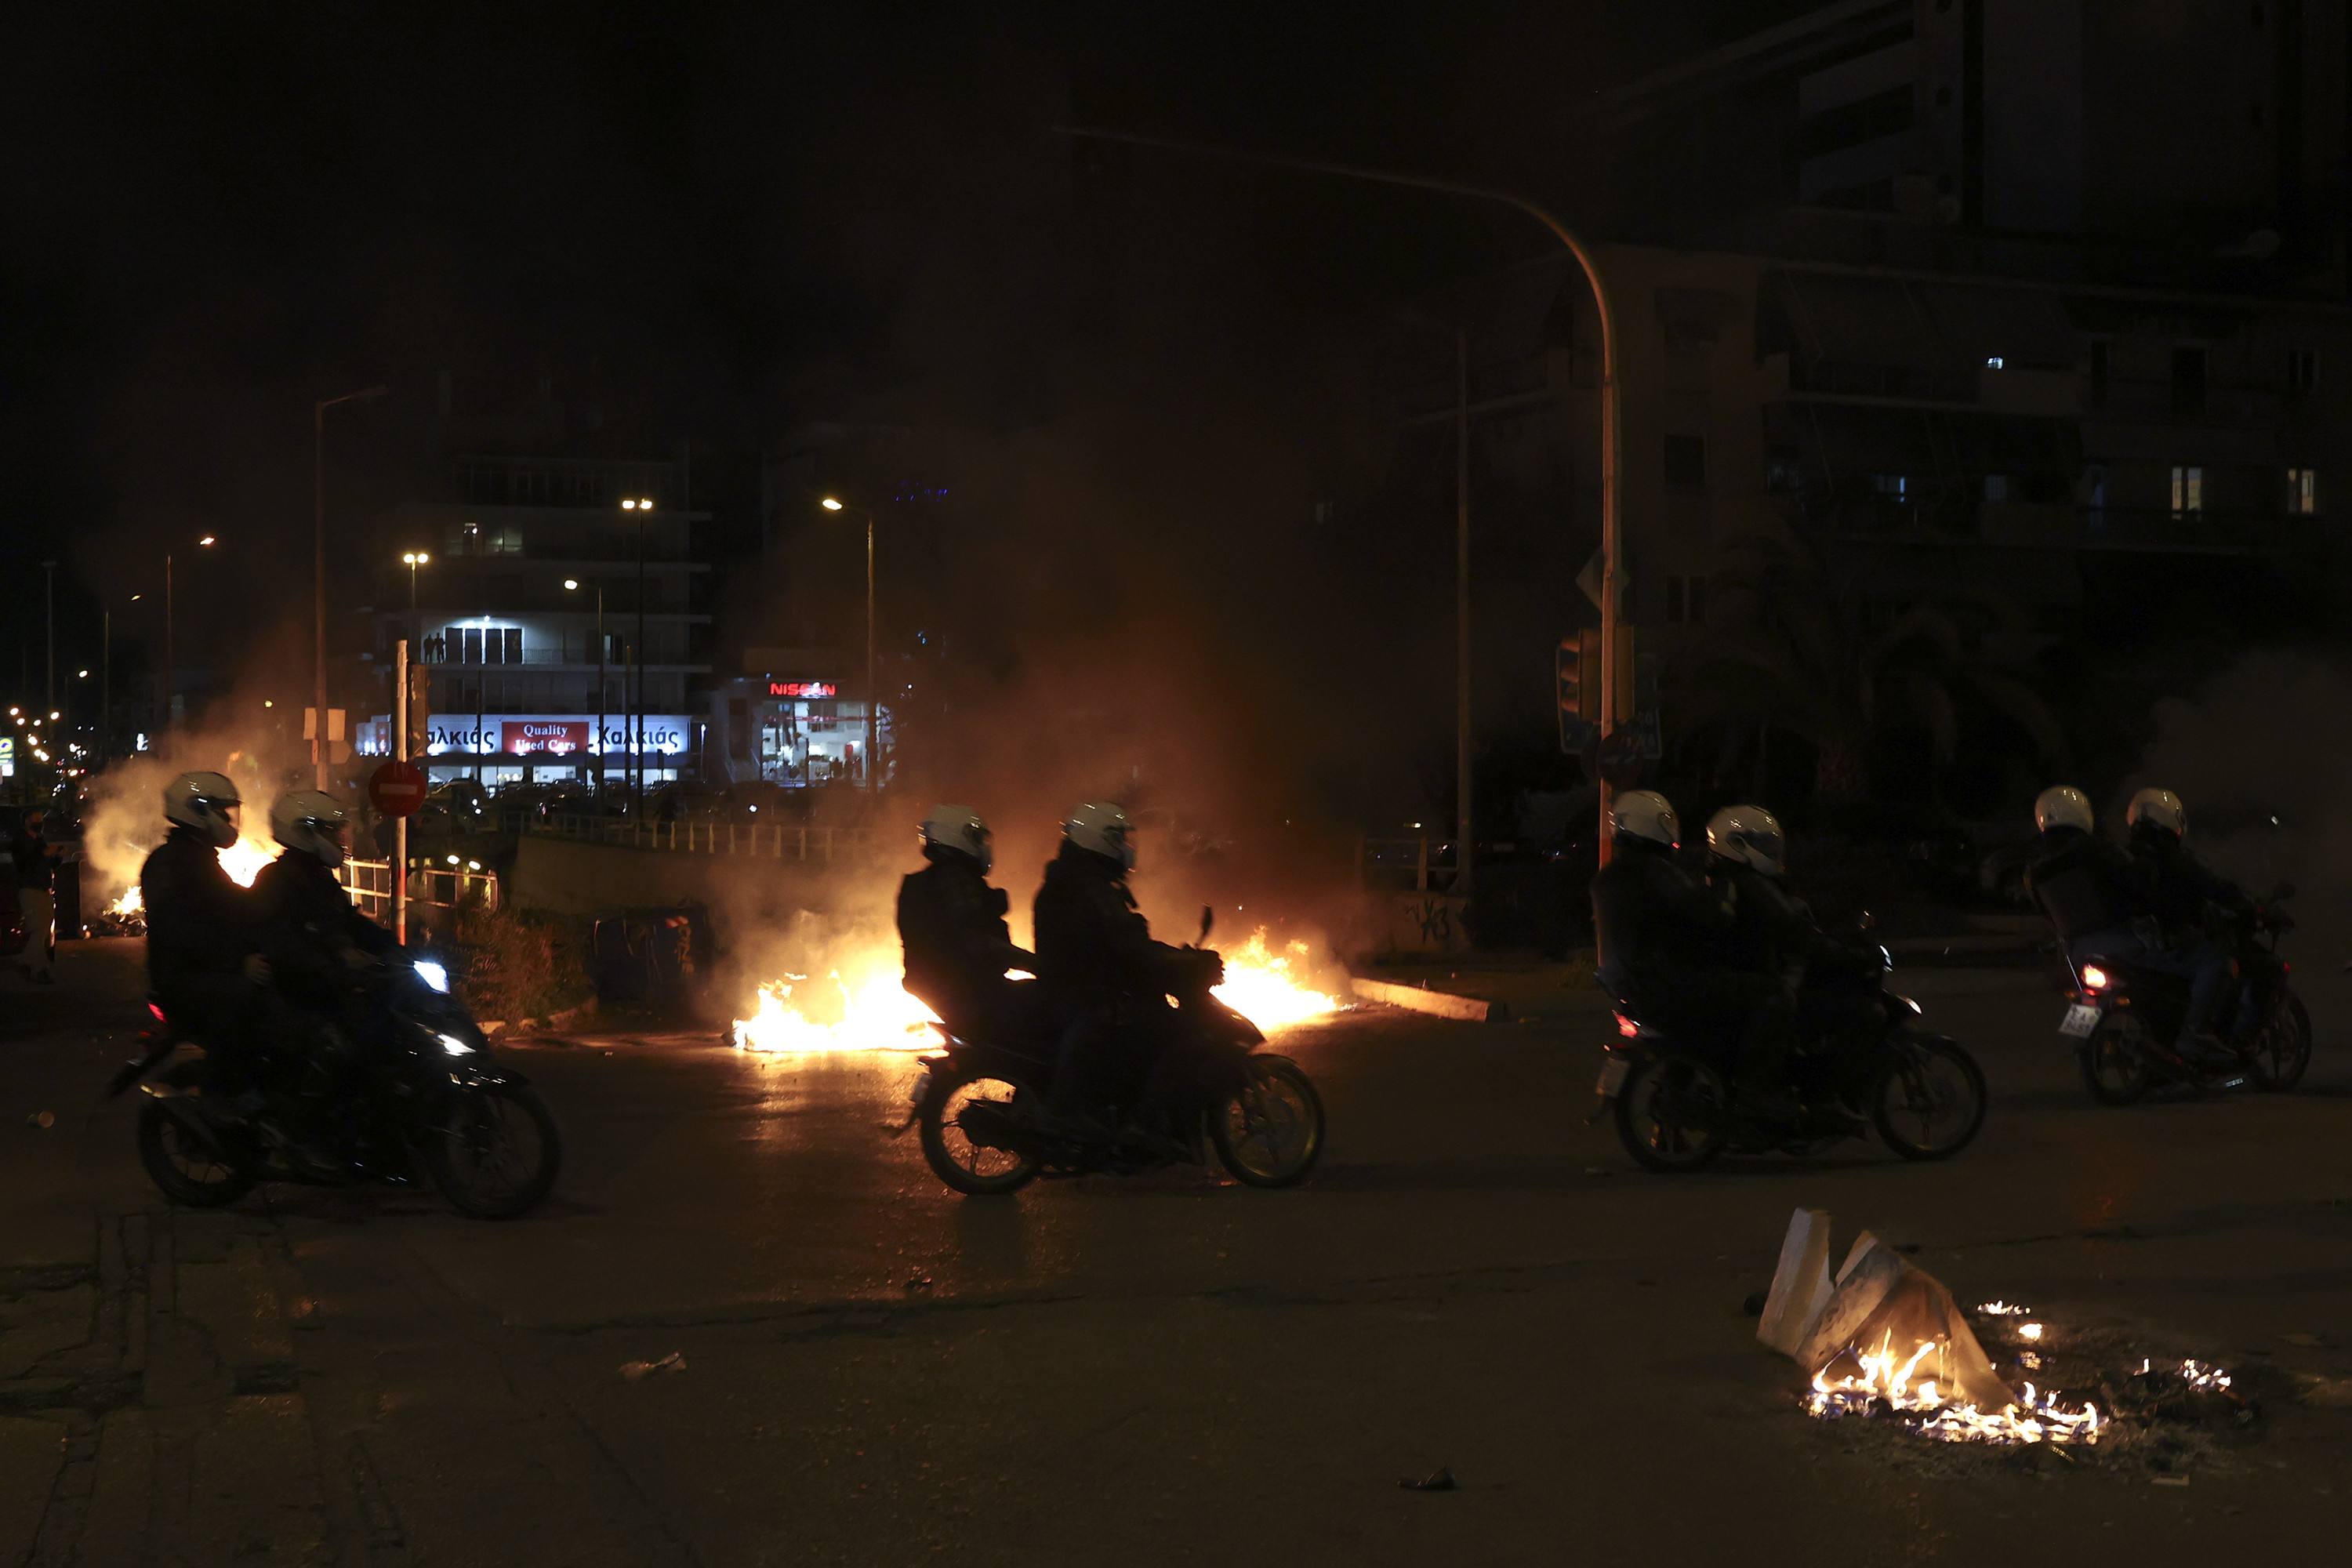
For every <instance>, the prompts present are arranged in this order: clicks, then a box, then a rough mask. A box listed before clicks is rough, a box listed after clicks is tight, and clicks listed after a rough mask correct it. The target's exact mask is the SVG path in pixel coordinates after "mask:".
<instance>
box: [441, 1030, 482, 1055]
mask: <svg viewBox="0 0 2352 1568" xmlns="http://www.w3.org/2000/svg"><path fill="white" fill-rule="evenodd" d="M437 1038H438V1039H439V1040H440V1042H441V1048H442V1050H443V1051H445V1052H446V1053H447V1054H448V1055H450V1056H453V1057H470V1056H472V1055H473V1054H474V1047H471V1046H469V1045H467V1043H466V1042H465V1041H463V1040H461V1039H459V1038H458V1037H457V1036H455V1035H441V1036H438V1037H437Z"/></svg>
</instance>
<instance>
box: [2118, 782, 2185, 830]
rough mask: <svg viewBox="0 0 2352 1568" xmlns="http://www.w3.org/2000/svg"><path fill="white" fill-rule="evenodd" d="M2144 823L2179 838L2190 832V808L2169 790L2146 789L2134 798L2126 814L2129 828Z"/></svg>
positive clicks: (2126, 822)
mask: <svg viewBox="0 0 2352 1568" xmlns="http://www.w3.org/2000/svg"><path fill="white" fill-rule="evenodd" d="M2143 822H2145V823H2147V824H2148V825H2149V826H2154V827H2161V828H2163V829H2164V830H2165V831H2166V832H2167V833H2169V834H2171V835H2172V836H2173V837H2175V838H2178V837H2180V836H2181V835H2182V834H2184V833H2186V832H2188V831H2189V808H2188V807H2187V806H2184V805H2181V804H2180V797H2179V795H2175V794H2173V793H2172V792H2171V791H2170V790H2168V789H2144V790H2142V791H2140V792H2139V793H2138V794H2137V795H2134V796H2132V798H2131V808H2130V809H2129V810H2127V811H2126V812H2125V813H2124V825H2125V826H2127V827H2137V826H2139V825H2140V824H2141V823H2143Z"/></svg>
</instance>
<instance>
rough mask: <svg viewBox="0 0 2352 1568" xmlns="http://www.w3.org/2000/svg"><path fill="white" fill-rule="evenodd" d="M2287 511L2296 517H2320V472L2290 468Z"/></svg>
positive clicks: (2287, 474)
mask: <svg viewBox="0 0 2352 1568" xmlns="http://www.w3.org/2000/svg"><path fill="white" fill-rule="evenodd" d="M2286 510H2288V511H2289V512H2291V513H2292V514H2294V516H2296V517H2317V516H2318V515H2319V470H2318V469H2317V468H2289V469H2288V470H2287V471H2286Z"/></svg>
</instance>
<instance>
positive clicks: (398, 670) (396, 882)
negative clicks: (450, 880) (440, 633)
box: [320, 637, 408, 947]
mask: <svg viewBox="0 0 2352 1568" xmlns="http://www.w3.org/2000/svg"><path fill="white" fill-rule="evenodd" d="M393 661H394V669H393V672H392V673H393V682H392V733H393V742H392V745H393V752H392V754H393V755H394V756H395V757H397V758H399V759H400V760H401V761H402V762H406V761H408V639H407V638H406V637H403V638H401V639H400V641H399V642H398V643H396V644H395V645H394V653H393ZM320 728H321V729H323V728H325V726H324V725H323V724H322V725H320ZM392 934H393V936H394V938H395V939H397V940H398V942H400V944H401V945H402V946H403V947H405V946H407V945H408V818H407V817H406V816H395V817H394V818H393V819H392Z"/></svg>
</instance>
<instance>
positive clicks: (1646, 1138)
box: [1616, 1057, 1731, 1175]
mask: <svg viewBox="0 0 2352 1568" xmlns="http://www.w3.org/2000/svg"><path fill="white" fill-rule="evenodd" d="M1616 1120H1617V1138H1618V1141H1619V1142H1622V1143H1623V1144H1624V1145H1625V1152H1627V1153H1628V1154H1631V1155H1633V1161H1634V1163H1636V1164H1638V1165H1640V1166H1642V1167H1643V1169H1644V1170H1651V1171H1657V1172H1661V1173H1666V1174H1669V1175H1677V1174H1681V1173H1685V1172H1690V1171H1698V1170H1704V1169H1706V1167H1707V1166H1709V1165H1711V1164H1713V1163H1715V1162H1716V1159H1717V1156H1719V1155H1720V1154H1721V1153H1722V1152H1723V1149H1724V1145H1725V1144H1726V1143H1727V1142H1729V1141H1730V1128H1731V1091H1730V1089H1729V1088H1728V1087H1727V1085H1726V1084H1725V1083H1724V1081H1723V1075H1722V1074H1720V1073H1718V1072H1717V1071H1716V1070H1715V1069H1714V1068H1711V1067H1709V1066H1707V1065H1706V1063H1705V1062H1702V1061H1695V1060H1693V1059H1691V1058H1687V1057H1652V1058H1649V1059H1648V1060H1646V1061H1643V1062H1637V1063H1635V1064H1634V1067H1633V1075H1632V1076H1631V1077H1629V1078H1628V1079H1626V1080H1625V1086H1624V1088H1622V1089H1620V1090H1619V1091H1618V1094H1617V1117H1616Z"/></svg>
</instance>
